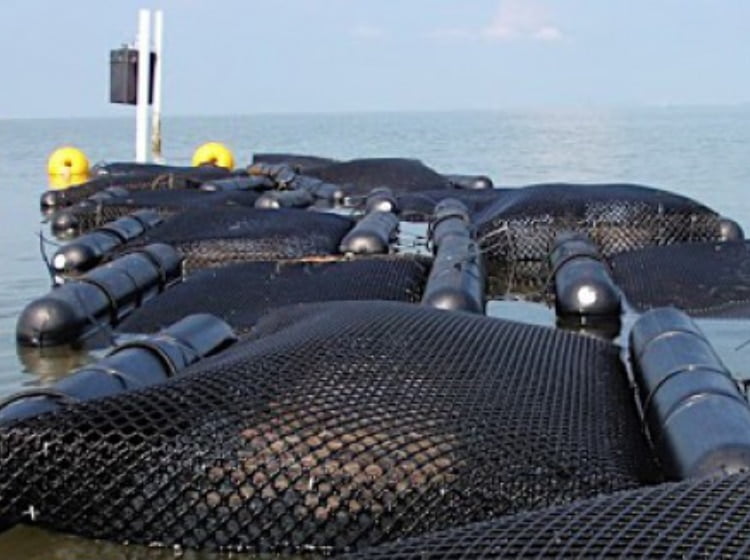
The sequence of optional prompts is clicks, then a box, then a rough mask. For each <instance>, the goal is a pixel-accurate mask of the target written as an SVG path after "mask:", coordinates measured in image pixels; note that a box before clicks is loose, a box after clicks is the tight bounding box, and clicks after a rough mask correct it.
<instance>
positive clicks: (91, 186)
mask: <svg viewBox="0 0 750 560" xmlns="http://www.w3.org/2000/svg"><path fill="white" fill-rule="evenodd" d="M153 179H154V177H153V176H152V175H125V176H122V177H117V179H116V180H115V179H111V178H109V177H99V178H95V179H92V180H91V181H89V182H87V183H83V184H82V185H79V186H76V187H70V188H68V189H64V190H48V191H44V192H43V193H42V195H41V197H40V198H39V205H40V207H41V209H42V210H43V211H44V210H50V209H54V208H61V207H63V206H70V205H71V204H74V203H75V202H79V201H80V200H82V199H85V198H87V197H91V196H94V195H96V194H97V193H102V192H107V193H109V196H110V197H113V196H117V195H121V194H123V192H124V194H127V193H128V190H127V186H128V185H134V184H142V183H147V182H149V181H153ZM76 189H80V190H76ZM81 193H83V194H81Z"/></svg>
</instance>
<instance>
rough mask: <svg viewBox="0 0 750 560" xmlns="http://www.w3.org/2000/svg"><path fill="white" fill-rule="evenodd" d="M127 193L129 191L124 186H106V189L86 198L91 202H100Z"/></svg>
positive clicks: (120, 196) (124, 195) (123, 196)
mask: <svg viewBox="0 0 750 560" xmlns="http://www.w3.org/2000/svg"><path fill="white" fill-rule="evenodd" d="M129 194H130V191H129V190H128V189H126V188H125V187H107V188H106V189H104V190H102V191H99V192H97V193H94V194H92V195H91V196H89V197H87V200H90V201H91V202H102V201H108V200H115V199H117V198H125V197H127V196H128V195H129Z"/></svg>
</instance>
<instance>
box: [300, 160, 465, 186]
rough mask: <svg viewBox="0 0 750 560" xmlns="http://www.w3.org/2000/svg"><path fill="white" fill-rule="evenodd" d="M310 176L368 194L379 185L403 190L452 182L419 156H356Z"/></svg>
mask: <svg viewBox="0 0 750 560" xmlns="http://www.w3.org/2000/svg"><path fill="white" fill-rule="evenodd" d="M307 174H308V175H310V176H313V177H316V178H318V179H321V180H323V181H326V182H328V183H333V184H336V185H340V186H342V187H343V188H344V189H345V191H346V192H347V194H367V193H368V192H370V191H371V190H372V189H374V188H375V187H390V188H392V189H393V190H399V191H420V190H434V189H442V188H450V187H451V184H450V182H449V181H448V180H447V179H446V178H445V177H443V176H442V175H440V173H438V172H437V171H434V170H433V169H431V168H429V167H427V166H426V165H425V164H423V163H422V162H421V161H419V160H416V159H403V158H372V159H353V160H351V161H347V162H343V163H334V164H332V165H329V166H327V167H319V168H317V169H311V170H309V171H308V172H307Z"/></svg>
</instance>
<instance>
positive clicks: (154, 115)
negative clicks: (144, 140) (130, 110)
mask: <svg viewBox="0 0 750 560" xmlns="http://www.w3.org/2000/svg"><path fill="white" fill-rule="evenodd" d="M163 29H164V14H163V12H162V11H161V10H156V11H155V12H154V52H155V53H156V68H155V69H154V105H153V106H152V107H151V111H152V112H151V156H152V157H153V159H154V161H155V162H157V163H164V158H163V157H162V155H161V75H162V73H161V68H162V60H163V58H162V51H163V49H162V47H163V35H162V31H163Z"/></svg>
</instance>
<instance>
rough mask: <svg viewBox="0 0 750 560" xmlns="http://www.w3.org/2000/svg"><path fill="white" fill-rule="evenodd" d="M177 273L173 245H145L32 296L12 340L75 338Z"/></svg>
mask: <svg viewBox="0 0 750 560" xmlns="http://www.w3.org/2000/svg"><path fill="white" fill-rule="evenodd" d="M181 276H182V258H181V257H180V255H179V253H178V252H177V251H176V250H175V249H174V248H173V247H171V246H169V245H165V244H163V243H153V244H151V245H147V246H146V247H144V248H142V249H139V250H137V251H133V252H132V253H128V254H127V255H124V256H122V257H120V258H118V259H115V260H114V261H112V262H110V263H108V264H106V265H103V266H100V267H98V268H95V269H93V270H92V271H90V272H89V273H87V274H85V275H84V276H82V277H81V278H80V279H78V280H74V281H71V282H68V283H67V284H64V285H62V286H59V287H57V288H54V289H53V290H52V291H51V292H49V293H48V294H47V295H46V296H44V297H42V298H39V299H37V300H34V301H32V302H31V303H30V304H29V305H27V306H26V308H25V309H24V310H23V312H22V313H21V315H20V316H19V318H18V323H17V325H16V339H17V340H18V342H19V344H22V345H24V346H36V347H44V346H58V345H62V344H73V343H76V342H80V341H82V340H83V339H85V338H87V337H88V336H89V335H91V334H93V332H95V330H96V329H98V328H99V327H100V325H101V323H109V324H115V323H117V322H118V321H119V320H120V319H122V318H123V317H124V316H125V315H126V314H127V313H129V312H130V311H131V310H132V309H133V308H134V307H137V306H139V305H140V304H141V303H142V302H143V301H145V300H146V299H148V298H150V297H152V296H153V295H154V294H156V293H158V292H160V291H162V290H164V289H165V288H166V287H167V286H169V285H171V284H173V283H174V282H177V281H179V280H180V278H181Z"/></svg>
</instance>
